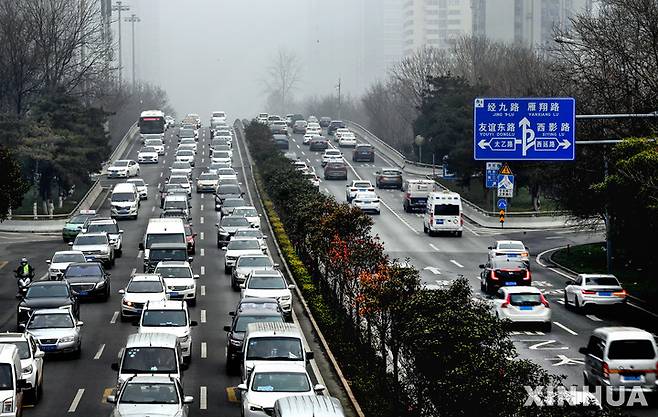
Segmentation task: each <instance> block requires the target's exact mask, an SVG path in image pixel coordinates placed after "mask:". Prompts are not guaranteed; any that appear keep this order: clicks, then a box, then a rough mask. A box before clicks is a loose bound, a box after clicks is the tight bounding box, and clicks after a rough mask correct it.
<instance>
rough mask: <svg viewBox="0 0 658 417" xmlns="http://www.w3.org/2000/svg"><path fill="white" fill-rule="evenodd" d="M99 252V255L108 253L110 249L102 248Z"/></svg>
mask: <svg viewBox="0 0 658 417" xmlns="http://www.w3.org/2000/svg"><path fill="white" fill-rule="evenodd" d="M100 252H101V253H110V249H109V248H103V249H101V251H100Z"/></svg>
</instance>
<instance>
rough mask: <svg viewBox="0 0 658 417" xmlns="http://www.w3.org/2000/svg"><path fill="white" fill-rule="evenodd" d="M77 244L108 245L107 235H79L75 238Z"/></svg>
mask: <svg viewBox="0 0 658 417" xmlns="http://www.w3.org/2000/svg"><path fill="white" fill-rule="evenodd" d="M75 245H76V246H77V245H107V236H105V235H99V236H85V235H78V237H76V238H75Z"/></svg>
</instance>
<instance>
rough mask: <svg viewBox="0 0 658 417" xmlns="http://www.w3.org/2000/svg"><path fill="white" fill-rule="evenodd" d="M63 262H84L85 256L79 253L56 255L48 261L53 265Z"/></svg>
mask: <svg viewBox="0 0 658 417" xmlns="http://www.w3.org/2000/svg"><path fill="white" fill-rule="evenodd" d="M65 262H85V256H84V255H83V254H81V253H56V254H54V255H53V259H52V260H51V261H50V263H53V264H59V263H65Z"/></svg>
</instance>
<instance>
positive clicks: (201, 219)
mask: <svg viewBox="0 0 658 417" xmlns="http://www.w3.org/2000/svg"><path fill="white" fill-rule="evenodd" d="M203 220H204V219H203V216H201V217H199V223H201V224H203Z"/></svg>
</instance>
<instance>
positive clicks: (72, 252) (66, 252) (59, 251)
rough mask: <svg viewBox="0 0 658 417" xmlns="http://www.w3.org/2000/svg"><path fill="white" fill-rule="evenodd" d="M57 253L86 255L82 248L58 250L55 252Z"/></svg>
mask: <svg viewBox="0 0 658 417" xmlns="http://www.w3.org/2000/svg"><path fill="white" fill-rule="evenodd" d="M55 255H84V253H83V252H82V251H81V250H58V251H57V252H55V253H54V254H53V256H55Z"/></svg>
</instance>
